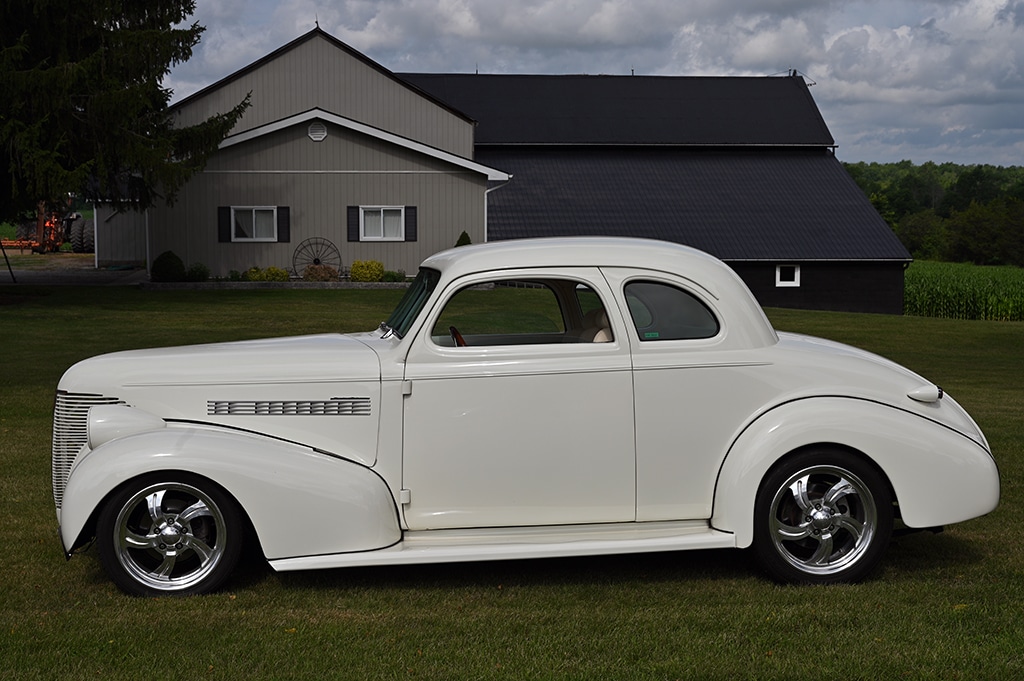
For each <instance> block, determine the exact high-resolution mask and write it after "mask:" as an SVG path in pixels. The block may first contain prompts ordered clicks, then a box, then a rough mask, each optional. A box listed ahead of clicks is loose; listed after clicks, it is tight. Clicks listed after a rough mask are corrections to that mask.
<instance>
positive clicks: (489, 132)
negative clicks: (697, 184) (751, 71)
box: [397, 73, 835, 147]
mask: <svg viewBox="0 0 1024 681" xmlns="http://www.w3.org/2000/svg"><path fill="white" fill-rule="evenodd" d="M397 75H398V76H399V77H400V78H402V79H404V80H405V81H406V82H408V83H410V84H412V85H414V86H415V87H418V88H420V89H422V90H424V91H426V92H427V93H429V94H430V95H431V96H433V97H435V98H437V99H440V100H442V101H444V102H447V103H448V104H450V105H451V106H453V107H455V108H456V109H458V110H459V111H462V112H463V113H465V114H466V115H468V116H469V117H470V118H473V119H475V120H476V121H478V127H477V131H476V144H477V145H478V146H486V145H491V144H558V145H580V144H584V145H589V144H601V145H618V144H627V145H696V146H705V145H715V146H721V145H727V146H735V145H743V146H745V145H773V146H818V147H821V146H834V144H835V142H834V140H833V139H832V135H831V133H829V130H828V127H827V126H826V125H825V121H824V120H823V119H822V118H821V114H820V113H819V112H818V107H817V106H816V105H815V103H814V100H813V98H812V97H811V95H810V93H809V91H808V88H807V85H806V83H805V82H804V79H803V78H802V77H799V76H787V77H776V78H769V77H732V76H730V77H704V76H702V77H674V76H584V75H576V76H546V75H475V74H432V73H403V74H397Z"/></svg>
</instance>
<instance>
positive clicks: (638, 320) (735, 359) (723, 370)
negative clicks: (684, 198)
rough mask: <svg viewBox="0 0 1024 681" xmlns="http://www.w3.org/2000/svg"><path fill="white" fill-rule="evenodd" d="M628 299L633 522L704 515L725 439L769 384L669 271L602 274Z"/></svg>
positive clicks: (702, 292) (759, 361)
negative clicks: (633, 429) (633, 442)
mask: <svg viewBox="0 0 1024 681" xmlns="http://www.w3.org/2000/svg"><path fill="white" fill-rule="evenodd" d="M602 272H603V273H604V275H605V277H606V278H607V280H608V282H609V284H610V285H611V286H612V287H613V289H615V290H616V291H617V292H618V293H619V300H621V301H623V302H624V303H625V309H624V310H623V311H622V312H623V316H624V317H625V320H626V325H627V327H628V332H627V337H628V339H629V343H630V345H631V346H632V353H633V369H634V372H633V390H634V403H635V405H636V407H635V408H636V452H637V461H636V469H637V473H636V475H637V520H644V521H649V520H692V519H701V518H710V517H711V507H712V503H713V501H714V491H715V480H716V477H717V475H718V471H719V468H720V467H721V463H722V460H723V459H724V457H725V454H726V452H727V450H728V446H729V443H730V442H732V440H733V438H735V437H736V436H737V435H738V433H739V430H740V428H742V426H743V424H744V423H745V422H746V420H747V419H749V418H750V415H751V414H752V413H753V412H755V411H756V410H757V409H758V408H759V407H760V405H762V404H764V403H765V401H767V400H768V399H769V397H770V396H771V395H773V394H774V393H775V392H776V390H777V389H776V388H775V387H774V386H773V384H772V383H771V381H770V379H769V378H768V377H767V376H766V371H765V369H766V367H767V366H768V362H767V361H766V359H765V357H764V355H763V354H758V353H756V352H752V351H750V350H747V349H745V348H744V347H743V344H742V343H741V342H738V338H739V337H738V336H737V337H732V335H735V331H736V329H731V328H730V327H729V324H728V320H727V319H726V317H725V315H724V314H723V313H722V302H721V301H719V300H718V299H717V298H716V296H715V295H714V294H713V293H712V292H710V291H708V290H707V289H705V288H703V287H701V286H700V285H698V284H696V283H695V282H693V281H691V280H688V279H686V278H685V277H682V276H677V275H671V274H667V273H654V272H647V273H644V272H637V271H636V270H631V269H617V268H604V269H603V270H602Z"/></svg>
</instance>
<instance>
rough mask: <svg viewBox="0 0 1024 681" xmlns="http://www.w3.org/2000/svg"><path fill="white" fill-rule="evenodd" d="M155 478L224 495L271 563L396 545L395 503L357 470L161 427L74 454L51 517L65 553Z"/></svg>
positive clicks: (270, 446) (262, 445) (377, 481)
mask: <svg viewBox="0 0 1024 681" xmlns="http://www.w3.org/2000/svg"><path fill="white" fill-rule="evenodd" d="M157 471H169V472H170V471H188V472H190V473H195V474H197V475H201V476H203V477H205V478H208V479H209V480H212V481H213V482H215V483H216V484H218V485H220V486H221V487H223V488H224V489H225V490H226V491H227V492H228V493H229V494H230V495H232V496H233V497H234V499H235V500H236V501H237V502H238V504H239V505H240V506H241V507H242V510H243V511H244V512H245V513H246V514H247V515H248V517H249V519H250V520H251V521H252V524H253V527H254V528H255V530H256V534H257V535H258V537H259V541H260V544H261V546H262V548H263V551H264V553H265V554H266V557H267V558H268V559H270V560H274V559H280V558H291V557H297V556H311V555H318V554H325V553H343V552H348V551H368V550H373V549H380V548H383V547H386V546H390V545H392V544H395V543H396V542H398V541H399V539H400V538H401V531H400V529H399V527H398V513H397V510H396V506H395V502H394V498H393V497H392V495H391V492H390V490H389V489H388V487H387V485H386V484H385V482H384V481H383V480H382V479H381V478H380V477H379V476H378V475H377V474H376V473H374V472H373V471H372V470H370V469H369V468H366V467H365V466H361V465H359V464H356V463H353V462H351V461H346V460H343V459H338V458H335V457H331V456H327V455H325V454H321V453H319V452H316V451H314V450H312V449H309V448H307V447H302V446H299V445H293V444H289V443H286V442H281V441H277V440H271V439H268V438H265V437H260V436H257V435H250V434H246V433H239V432H234V431H222V430H215V429H203V428H194V427H168V428H161V429H159V430H155V431H151V432H147V433H142V434H138V435H131V436H128V437H122V438H119V439H116V440H112V441H110V442H107V443H105V444H102V445H100V446H98V447H97V448H96V449H94V450H85V451H84V452H83V453H82V454H81V455H80V456H79V458H78V460H77V461H76V463H75V466H74V468H73V469H72V470H71V474H70V476H69V477H68V482H67V487H66V489H65V491H64V500H63V505H62V508H61V513H60V521H61V528H60V531H61V540H62V541H63V544H64V547H65V549H69V548H71V547H73V546H75V545H76V544H77V543H78V540H79V538H80V535H87V536H90V535H91V534H92V533H93V532H94V528H93V527H91V526H88V523H89V521H90V518H91V517H93V513H94V512H95V511H96V510H97V509H98V508H99V507H100V505H101V504H102V503H103V501H104V499H105V498H106V497H107V496H108V495H109V494H110V493H111V492H113V491H114V490H115V489H117V488H118V487H119V486H121V485H122V484H123V483H125V482H127V481H129V480H131V479H133V478H136V477H138V476H140V475H143V474H145V473H152V472H157Z"/></svg>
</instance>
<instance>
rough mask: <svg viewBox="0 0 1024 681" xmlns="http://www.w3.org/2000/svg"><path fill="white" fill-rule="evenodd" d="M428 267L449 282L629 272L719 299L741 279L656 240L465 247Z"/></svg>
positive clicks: (699, 255) (708, 258) (706, 258)
mask: <svg viewBox="0 0 1024 681" xmlns="http://www.w3.org/2000/svg"><path fill="white" fill-rule="evenodd" d="M423 267H429V268H432V269H437V270H440V271H441V272H442V273H444V274H445V275H446V278H458V277H461V276H464V275H467V274H473V273H476V272H484V271H489V270H505V269H519V268H523V267H629V268H636V269H646V270H658V271H663V272H671V273H675V274H678V275H680V276H683V277H686V278H688V279H693V280H694V281H696V282H697V283H699V284H700V285H701V286H703V287H705V288H707V289H708V290H709V291H710V292H711V293H712V295H714V296H715V297H716V298H718V297H719V296H720V292H719V291H718V289H719V288H720V284H721V283H722V282H723V280H725V281H728V280H732V279H737V280H738V277H737V275H736V274H735V273H734V272H733V271H732V269H731V268H729V266H728V265H726V264H725V263H723V262H722V261H720V260H719V259H718V258H715V257H714V256H712V255H709V254H707V253H705V252H704V251H699V250H697V249H696V248H690V247H689V246H682V245H680V244H675V243H670V242H667V241H658V240H655V239H636V238H628V237H552V238H543V239H514V240H510V241H500V242H495V243H487V244H477V245H470V246H460V247H458V248H452V249H449V250H447V251H442V252H440V253H436V254H434V255H432V256H430V257H429V258H427V259H426V260H424V261H423Z"/></svg>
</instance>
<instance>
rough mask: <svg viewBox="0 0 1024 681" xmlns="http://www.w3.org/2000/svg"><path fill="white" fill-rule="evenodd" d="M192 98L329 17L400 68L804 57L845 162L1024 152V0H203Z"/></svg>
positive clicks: (178, 76)
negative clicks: (201, 35) (202, 31)
mask: <svg viewBox="0 0 1024 681" xmlns="http://www.w3.org/2000/svg"><path fill="white" fill-rule="evenodd" d="M196 19H198V20H199V21H200V22H201V23H203V24H204V25H206V26H207V27H208V31H207V33H206V35H204V38H203V42H202V43H201V45H200V47H199V49H198V50H197V53H196V55H195V57H194V58H193V60H191V61H190V62H188V63H187V64H184V65H182V66H180V67H178V68H177V69H175V71H174V72H173V73H172V74H171V76H170V77H169V78H168V80H167V82H166V84H167V85H168V86H170V87H172V88H173V89H174V90H175V91H176V93H177V94H178V96H184V95H187V94H189V93H190V92H193V91H195V90H196V89H198V88H200V87H204V86H206V85H208V84H210V83H213V82H215V81H216V80H218V79H219V78H221V77H223V76H225V75H228V74H229V73H231V72H232V71H234V70H236V69H238V68H241V67H243V66H245V65H246V64H248V63H250V62H252V61H254V60H255V59H258V58H259V57H261V56H263V55H264V54H266V53H268V52H270V51H271V50H273V49H276V48H277V47H279V46H281V45H283V44H285V43H286V42H288V41H290V40H292V39H294V38H295V37H297V36H299V35H301V34H303V33H305V32H306V31H308V30H309V29H311V28H312V27H313V25H314V21H315V20H319V23H320V26H321V27H322V28H323V29H324V30H326V31H328V32H329V33H331V34H332V35H334V36H336V37H338V38H339V39H340V40H343V41H344V42H346V43H348V44H350V45H351V46H352V47H354V48H355V49H358V50H360V51H362V52H364V53H365V54H367V55H368V56H370V57H371V58H372V59H375V60H377V61H379V62H380V63H381V64H383V65H384V66H386V67H387V68H390V69H392V70H395V71H455V72H470V71H473V70H480V71H481V72H487V73H612V74H627V73H630V71H631V70H635V71H636V73H646V74H664V75H768V74H772V73H779V72H782V71H784V70H786V69H790V68H796V69H798V70H800V71H801V72H803V73H806V74H808V76H809V77H810V78H811V79H813V80H814V81H815V82H816V83H817V84H816V85H815V86H814V87H813V88H812V90H811V92H812V94H813V95H814V98H815V101H817V103H818V106H819V107H820V108H821V110H822V114H823V115H824V117H825V121H826V123H828V125H829V127H830V129H831V130H832V133H833V135H834V137H835V138H836V140H837V142H838V143H839V144H840V149H839V155H840V157H841V158H843V159H844V160H869V161H870V160H876V161H892V160H900V159H902V158H910V159H912V160H914V161H915V162H918V163H920V162H924V161H926V160H934V161H946V160H951V161H956V162H960V163H997V164H1002V165H1021V164H1022V163H1024V129H1022V127H1021V126H1022V123H1021V122H1020V121H1021V119H1024V115H1022V114H1024V26H1022V24H1024V0H1008V1H1007V0H948V1H946V0H935V1H929V0H853V1H852V2H849V1H840V0H826V1H822V0H756V1H754V2H751V1H749V0H691V1H688V2H678V1H677V0H523V1H520V2H515V3H502V2H494V0H342V1H340V2H330V3H323V4H321V3H320V2H319V0H244V1H243V0H216V1H215V0H198V5H197V15H196Z"/></svg>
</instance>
